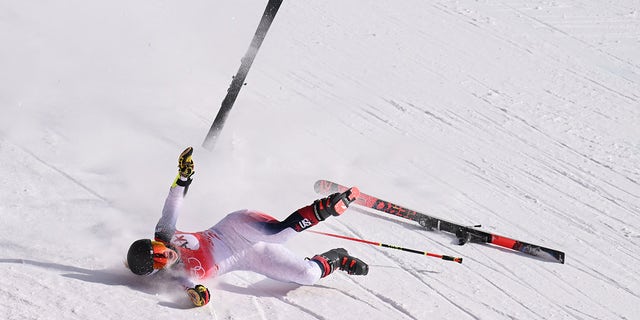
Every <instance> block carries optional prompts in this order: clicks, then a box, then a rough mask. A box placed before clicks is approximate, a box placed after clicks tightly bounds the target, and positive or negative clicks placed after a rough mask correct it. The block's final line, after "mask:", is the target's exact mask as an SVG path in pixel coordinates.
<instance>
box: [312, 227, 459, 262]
mask: <svg viewBox="0 0 640 320" xmlns="http://www.w3.org/2000/svg"><path fill="white" fill-rule="evenodd" d="M307 231H309V232H313V233H316V234H321V235H324V236H329V237H334V238H340V239H345V240H351V241H356V242H362V243H366V244H372V245H374V246H379V247H384V248H391V249H397V250H402V251H407V252H412V253H417V254H421V255H425V256H429V257H434V258H439V259H442V260H447V261H454V262H457V263H462V258H457V257H452V256H445V255H441V254H437V253H431V252H427V251H420V250H414V249H409V248H404V247H399V246H394V245H390V244H385V243H380V242H375V241H369V240H364V239H358V238H352V237H347V236H342V235H339V234H333V233H327V232H322V231H314V230H307Z"/></svg>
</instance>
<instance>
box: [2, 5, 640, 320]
mask: <svg viewBox="0 0 640 320" xmlns="http://www.w3.org/2000/svg"><path fill="white" fill-rule="evenodd" d="M265 4H266V1H255V0H253V1H249V0H238V1H227V0H215V1H203V0H193V1H188V2H184V1H171V0H155V1H149V0H141V1H122V0H114V1H96V0H62V1H43V0H31V1H24V0H1V1H0V111H1V115H0V159H1V160H0V177H1V181H2V190H1V195H0V274H1V275H0V314H2V317H3V318H5V319H97V318H101V319H154V320H159V319H291V318H292V317H295V318H296V319H356V318H358V319H367V318H368V319H585V320H586V319H603V320H604V319H629V320H631V319H637V317H638V314H640V274H639V273H638V270H639V267H638V263H639V262H640V258H639V255H640V140H639V139H640V126H639V125H640V2H638V1H635V0H621V1H610V0H602V1H587V0H571V1H570V0H556V1H547V0H527V1H523V0H515V1H486V0H480V1H467V0H461V1H443V0H436V1H418V0H404V1H390V0H381V1H367V0H351V1H338V0H326V1H294V0H291V1H285V2H284V3H283V5H282V7H281V9H280V11H279V13H278V15H277V17H276V20H275V22H274V24H273V26H272V28H271V30H270V31H269V34H268V36H267V39H266V40H265V42H264V44H263V46H262V48H261V50H260V53H259V55H258V57H257V59H256V61H255V63H254V65H253V67H252V69H251V72H250V73H249V76H248V78H247V81H246V82H247V85H246V86H245V87H244V88H243V89H242V91H241V93H240V96H239V98H238V100H237V101H236V103H235V107H234V109H233V111H232V112H231V115H230V117H229V119H228V121H227V124H226V126H225V128H224V131H223V134H222V135H221V137H220V139H219V140H218V142H217V144H216V147H215V149H214V151H213V152H209V151H206V150H204V149H203V148H201V147H200V145H201V143H202V140H203V138H204V136H205V135H206V132H207V130H208V129H209V126H210V125H211V121H212V120H213V118H214V117H215V114H216V113H217V111H218V109H219V106H220V103H221V101H222V99H223V98H224V95H225V94H226V90H227V88H228V86H229V83H230V82H231V77H232V76H233V75H234V74H235V73H236V71H237V69H238V67H239V64H240V58H241V57H242V56H243V55H244V53H245V51H246V49H247V47H248V45H249V42H250V41H251V38H252V36H253V33H254V32H255V28H256V26H257V23H258V21H259V19H260V16H261V15H262V12H263V10H264V7H265ZM188 145H192V146H194V147H195V154H194V159H195V162H196V172H197V173H196V176H195V181H194V183H193V185H192V187H191V190H190V193H189V195H188V197H187V199H186V202H185V206H184V208H183V209H184V211H183V214H182V216H181V217H180V220H179V222H178V227H179V228H180V229H181V230H185V231H197V230H203V229H205V228H208V227H209V226H211V225H213V224H214V223H215V222H216V221H218V220H219V219H220V218H222V217H223V216H224V215H225V214H226V213H228V212H231V211H233V210H236V209H241V208H254V209H259V210H263V211H266V212H268V213H270V214H272V215H274V216H276V217H278V218H284V217H286V216H287V215H288V214H289V213H291V212H292V211H293V210H295V209H297V208H299V207H301V206H304V205H306V204H309V203H311V202H312V201H313V200H314V199H315V198H317V197H318V195H316V194H315V193H314V191H313V183H314V182H315V181H316V180H317V179H330V180H334V181H337V182H340V183H342V184H346V185H357V186H359V187H360V188H361V190H362V191H364V192H367V193H370V194H372V195H375V196H379V197H381V198H383V199H386V200H390V201H393V202H396V203H399V204H402V205H405V206H407V207H409V208H412V209H415V210H418V211H423V212H426V213H431V214H433V215H436V216H440V217H445V218H447V219H449V220H453V221H458V222H460V223H464V224H482V225H483V228H484V229H485V230H488V231H490V232H495V233H498V234H501V235H505V236H510V237H513V238H516V239H520V240H523V241H528V242H531V243H535V244H539V245H544V246H547V247H551V248H555V249H559V250H563V251H564V252H565V253H566V264H564V265H562V264H558V263H552V262H546V261H542V260H539V259H535V258H532V257H529V256H526V255H522V254H518V253H514V252H511V251H509V250H506V249H500V248H496V247H493V246H490V245H479V244H469V245H465V246H457V245H456V244H455V239H454V238H453V237H452V236H450V235H448V234H444V233H438V232H430V231H425V230H422V229H421V228H420V227H419V226H418V225H417V224H415V223H412V222H410V221H406V220H400V219H397V218H395V217H392V216H388V215H381V214H377V213H372V212H370V211H366V210H363V209H357V208H355V209H351V210H349V211H348V212H347V213H346V214H345V215H343V216H342V217H340V218H333V219H330V220H328V221H327V222H326V223H323V224H322V225H320V226H318V227H316V230H321V231H327V232H333V233H339V234H344V235H348V236H352V237H361V238H364V239H368V240H373V241H379V242H384V243H389V244H395V245H400V246H405V247H409V248H414V249H419V250H427V251H431V252H435V253H442V254H449V255H456V256H462V257H464V263H463V264H461V265H459V264H456V263H451V262H446V261H442V260H438V259H433V258H429V257H425V256H420V255H415V254H411V253H405V252H401V251H397V250H390V249H384V248H379V247H376V246H370V245H364V244H360V243H356V242H349V241H345V240H340V239H334V238H328V237H324V236H320V235H315V234H311V233H303V234H300V235H299V236H298V237H297V238H296V239H295V241H292V242H290V243H288V246H289V247H290V248H291V249H292V250H294V251H296V252H297V253H299V254H300V256H311V255H313V254H315V253H319V252H323V251H325V250H327V249H330V248H334V247H340V246H343V247H346V248H347V249H349V250H350V252H351V253H352V254H354V255H356V256H358V257H360V258H362V259H363V260H365V261H367V262H369V264H370V265H371V271H370V274H369V275H368V276H366V277H349V276H347V275H346V274H344V273H337V274H335V275H333V276H331V277H329V278H325V279H322V280H321V281H320V282H319V283H318V284H317V285H314V286H303V287H300V286H297V285H293V284H288V283H280V282H276V281H273V280H269V279H266V278H264V277H262V276H260V275H257V274H253V273H245V272H238V273H231V274H228V275H225V276H222V277H220V278H218V279H217V280H212V281H208V282H206V283H205V284H206V285H208V286H209V287H210V288H211V291H212V296H213V298H212V301H211V303H210V304H209V305H208V306H206V307H203V308H190V305H189V304H190V302H189V301H188V300H187V298H186V296H185V295H184V294H183V293H182V292H181V291H180V290H174V288H172V287H169V286H167V285H164V284H161V283H149V282H147V280H149V279H147V278H141V277H136V276H134V275H133V274H131V273H130V272H129V271H128V270H127V269H125V268H124V266H123V260H124V258H125V254H126V250H127V248H128V246H129V244H130V243H131V242H132V241H133V240H135V239H138V238H141V237H150V236H151V235H152V232H153V228H154V226H155V223H156V221H157V218H158V217H159V215H160V211H161V208H162V204H163V201H164V197H165V195H166V192H167V191H168V187H169V185H170V183H171V182H172V179H173V178H174V176H175V172H176V160H177V156H178V154H179V153H180V151H182V149H183V148H184V147H186V146H188Z"/></svg>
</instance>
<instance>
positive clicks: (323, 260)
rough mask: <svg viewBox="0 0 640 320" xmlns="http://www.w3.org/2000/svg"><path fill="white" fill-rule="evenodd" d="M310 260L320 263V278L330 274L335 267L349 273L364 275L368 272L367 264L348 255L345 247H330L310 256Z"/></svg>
mask: <svg viewBox="0 0 640 320" xmlns="http://www.w3.org/2000/svg"><path fill="white" fill-rule="evenodd" d="M311 260H312V261H314V262H316V263H317V264H318V265H320V268H321V269H322V278H324V277H326V276H328V275H330V274H331V273H332V272H333V271H335V270H336V269H338V270H342V271H346V272H347V273H348V274H350V275H362V276H364V275H366V274H367V273H369V266H368V265H367V264H366V263H364V262H363V261H362V260H360V259H358V258H356V257H352V256H350V255H349V253H348V252H347V250H346V249H343V248H337V249H331V250H329V251H327V252H325V253H323V254H319V255H316V256H314V257H313V258H311Z"/></svg>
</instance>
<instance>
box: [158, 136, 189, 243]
mask: <svg viewBox="0 0 640 320" xmlns="http://www.w3.org/2000/svg"><path fill="white" fill-rule="evenodd" d="M192 154H193V148H192V147H188V148H186V149H185V150H184V151H182V153H181V154H180V157H178V169H179V170H178V175H177V176H176V179H175V180H174V181H173V184H172V185H171V188H170V189H169V194H168V195H167V199H166V200H165V202H164V207H163V208H162V216H161V217H160V220H159V221H158V224H156V230H155V238H156V240H158V241H162V242H165V243H169V242H170V241H171V237H173V234H174V233H175V232H176V221H177V220H178V215H179V211H180V207H181V205H182V201H183V199H184V196H185V195H186V194H187V190H188V189H189V185H190V184H191V181H192V180H193V179H192V176H193V174H194V173H195V171H194V170H193V168H194V165H193V159H191V155H192Z"/></svg>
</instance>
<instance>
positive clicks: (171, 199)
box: [155, 186, 322, 286]
mask: <svg viewBox="0 0 640 320" xmlns="http://www.w3.org/2000/svg"><path fill="white" fill-rule="evenodd" d="M183 200H184V187H182V186H172V187H171V189H170V190H169V194H168V196H167V198H166V200H165V203H164V208H163V210H162V217H161V218H160V220H159V221H158V224H157V225H156V229H155V240H156V241H161V242H163V243H165V245H168V246H171V247H173V248H174V249H176V251H179V254H180V261H179V262H178V263H177V264H176V265H174V266H173V267H172V268H182V269H184V271H185V279H182V280H186V281H187V282H186V283H185V285H186V286H192V284H193V281H195V280H200V279H205V278H212V277H215V276H217V275H222V274H224V273H227V272H230V271H234V270H245V271H254V272H257V273H259V274H262V275H264V276H267V277H269V278H271V279H275V280H279V281H285V282H294V283H298V284H302V285H311V284H314V283H315V282H316V281H318V280H319V279H320V277H321V276H322V269H321V267H320V266H319V265H318V263H316V262H314V261H311V260H305V259H304V258H302V257H299V256H297V255H296V254H294V253H293V252H291V251H290V250H289V249H287V248H286V247H284V246H283V245H282V243H284V242H286V241H287V240H289V239H290V238H291V237H292V236H294V235H295V234H296V233H297V231H296V229H295V228H294V226H293V224H294V223H299V221H298V220H299V219H295V218H294V219H291V216H290V218H288V219H285V220H284V221H282V222H281V221H278V220H276V219H275V218H273V217H271V216H269V215H267V214H265V213H262V212H259V211H253V210H246V209H245V210H239V211H235V212H233V213H230V214H228V215H227V216H226V217H224V218H223V219H222V220H220V221H219V222H218V223H217V224H215V225H214V226H213V227H211V228H209V229H207V230H204V231H199V232H183V231H179V230H177V229H176V221H177V219H178V215H179V212H180V207H181V205H182V201H183ZM292 216H293V215H292ZM297 229H300V228H297Z"/></svg>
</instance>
